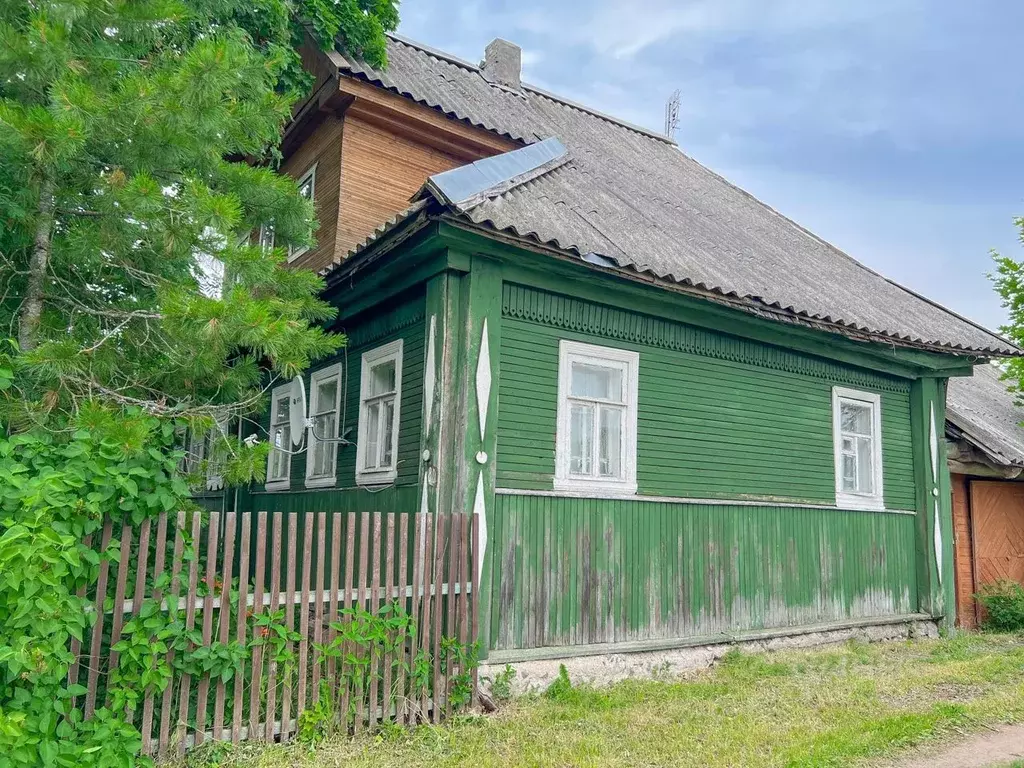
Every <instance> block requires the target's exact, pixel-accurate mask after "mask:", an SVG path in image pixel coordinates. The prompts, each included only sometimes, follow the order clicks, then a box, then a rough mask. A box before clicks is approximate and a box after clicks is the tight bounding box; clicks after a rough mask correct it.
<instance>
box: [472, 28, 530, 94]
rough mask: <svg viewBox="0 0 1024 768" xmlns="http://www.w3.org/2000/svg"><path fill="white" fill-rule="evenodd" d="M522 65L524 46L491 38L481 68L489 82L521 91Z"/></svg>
mask: <svg viewBox="0 0 1024 768" xmlns="http://www.w3.org/2000/svg"><path fill="white" fill-rule="evenodd" d="M522 66H523V50H522V48H520V47H519V46H518V45H516V44H515V43H510V42H509V41H508V40H502V39H501V38H500V37H498V38H495V39H494V40H491V42H490V43H489V44H488V46H487V48H485V49H484V62H483V64H482V65H481V67H480V68H481V70H482V72H483V75H484V79H485V80H487V82H489V83H494V84H495V85H501V86H504V87H505V88H511V89H512V90H513V91H521V90H522V89H523V84H522V81H521V80H520V74H521V72H522Z"/></svg>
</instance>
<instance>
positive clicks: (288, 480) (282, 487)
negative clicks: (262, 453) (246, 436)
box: [265, 384, 292, 491]
mask: <svg viewBox="0 0 1024 768" xmlns="http://www.w3.org/2000/svg"><path fill="white" fill-rule="evenodd" d="M291 396H292V392H291V384H282V385H281V386H280V387H275V388H274V391H273V392H271V394H270V430H269V432H268V436H267V440H268V442H269V443H270V450H269V451H267V482H266V485H265V487H266V489H267V490H268V491H287V490H288V489H289V488H291V485H292V455H291V453H284V451H282V453H284V456H285V476H284V477H283V478H279V479H277V480H271V479H270V467H271V465H272V464H273V461H274V453H275V448H274V423H275V421H276V419H277V412H278V411H277V405H278V403H280V402H281V400H282V399H288V400H289V401H290V400H291ZM288 442H289V443H291V440H290V439H289V441H288ZM291 449H292V446H291V445H290V444H289V445H288V446H286V448H285V450H286V451H291Z"/></svg>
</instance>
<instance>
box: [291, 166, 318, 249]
mask: <svg viewBox="0 0 1024 768" xmlns="http://www.w3.org/2000/svg"><path fill="white" fill-rule="evenodd" d="M315 189H316V165H314V166H313V167H312V168H310V169H309V170H308V171H306V172H305V173H304V174H302V178H300V179H299V194H300V195H302V196H303V197H304V198H306V199H307V200H313V199H314V198H313V194H314V190H315ZM308 250H309V248H305V247H304V248H294V249H293V248H289V249H288V261H292V260H294V259H297V258H299V256H301V255H302V254H304V253H305V252H306V251H308Z"/></svg>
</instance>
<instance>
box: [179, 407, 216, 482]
mask: <svg viewBox="0 0 1024 768" xmlns="http://www.w3.org/2000/svg"><path fill="white" fill-rule="evenodd" d="M226 434H227V420H226V419H218V420H217V422H216V423H215V424H214V426H213V427H212V428H211V429H209V430H207V431H206V432H205V433H204V432H196V431H194V430H191V429H190V430H187V433H186V434H183V435H182V437H183V438H185V439H184V441H183V442H184V443H185V458H184V459H183V461H182V466H181V470H182V472H184V473H185V474H186V475H190V476H191V477H192V480H193V482H192V484H191V487H192V490H193V492H195V493H202V492H203V491H204V490H206V491H219V490H221V489H223V488H224V478H223V475H222V470H223V465H224V455H223V451H224V446H223V445H222V444H221V440H220V438H221V437H222V436H224V435H226ZM200 473H202V474H200ZM203 475H205V483H204V482H203Z"/></svg>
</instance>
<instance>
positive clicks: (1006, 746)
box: [892, 725, 1024, 768]
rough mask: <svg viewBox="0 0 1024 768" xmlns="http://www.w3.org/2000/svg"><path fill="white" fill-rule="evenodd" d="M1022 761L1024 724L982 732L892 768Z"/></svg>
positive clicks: (979, 766) (965, 767) (961, 767)
mask: <svg viewBox="0 0 1024 768" xmlns="http://www.w3.org/2000/svg"><path fill="white" fill-rule="evenodd" d="M1014 760H1024V725H1008V726H1003V727H1002V728H997V729H996V730H995V731H985V732H984V733H979V734H977V735H975V736H972V737H971V738H970V739H968V740H967V741H964V742H961V743H959V744H956V745H953V746H946V747H943V748H942V749H940V750H936V751H929V752H928V753H919V754H917V755H914V756H913V757H912V758H910V759H908V760H903V761H901V762H897V763H893V764H892V766H893V768H990V767H991V766H1003V765H1007V764H1008V763H1012V762H1013V761H1014Z"/></svg>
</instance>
